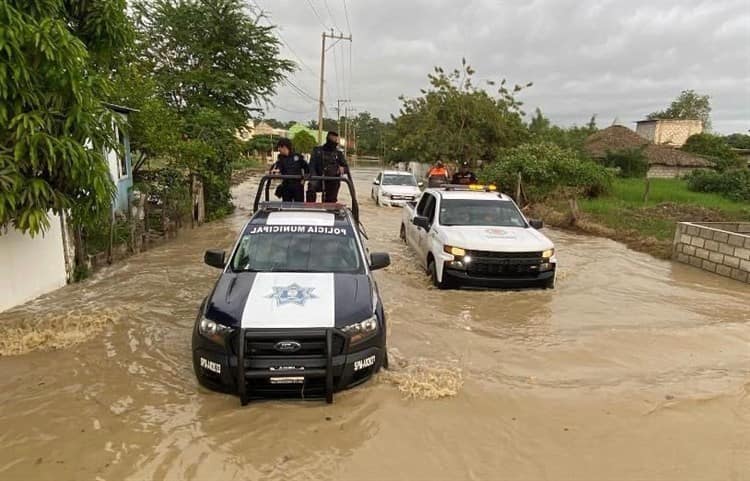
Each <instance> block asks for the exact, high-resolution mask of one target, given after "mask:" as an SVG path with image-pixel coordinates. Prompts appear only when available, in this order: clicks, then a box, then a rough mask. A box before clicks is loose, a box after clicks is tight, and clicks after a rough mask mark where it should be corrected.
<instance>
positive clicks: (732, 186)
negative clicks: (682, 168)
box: [686, 169, 750, 202]
mask: <svg viewBox="0 0 750 481" xmlns="http://www.w3.org/2000/svg"><path fill="white" fill-rule="evenodd" d="M686 179H687V182H688V189H690V190H692V191H694V192H714V193H718V194H721V195H723V196H724V197H727V198H729V199H732V200H735V201H739V202H742V201H750V170H748V169H730V170H725V171H723V172H715V171H712V170H694V171H693V172H691V173H690V174H688V175H687V176H686Z"/></svg>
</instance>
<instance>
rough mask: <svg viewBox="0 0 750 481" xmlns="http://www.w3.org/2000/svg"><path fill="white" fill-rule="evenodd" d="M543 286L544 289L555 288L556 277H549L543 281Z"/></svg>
mask: <svg viewBox="0 0 750 481" xmlns="http://www.w3.org/2000/svg"><path fill="white" fill-rule="evenodd" d="M542 287H543V288H544V289H554V288H555V278H554V277H552V278H551V279H547V280H545V281H543V282H542Z"/></svg>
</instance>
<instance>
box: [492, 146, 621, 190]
mask: <svg viewBox="0 0 750 481" xmlns="http://www.w3.org/2000/svg"><path fill="white" fill-rule="evenodd" d="M519 172H520V173H521V177H522V182H523V186H524V191H525V193H526V195H527V197H528V199H529V200H530V201H540V200H543V199H544V198H545V197H547V196H549V195H550V194H552V193H553V192H555V191H558V190H573V191H574V192H575V193H577V194H580V195H585V196H587V197H596V196H599V195H601V194H603V193H606V192H607V191H609V189H610V188H611V185H612V179H613V174H612V173H611V172H610V171H609V170H608V169H606V168H605V167H603V166H602V165H599V164H597V163H595V162H593V161H591V160H588V159H582V158H581V157H579V156H578V155H577V154H576V153H575V152H574V151H573V150H570V149H563V148H561V147H558V146H557V145H555V144H552V143H539V144H523V145H520V146H518V147H514V148H511V149H506V150H504V151H502V152H501V153H500V155H499V156H498V158H497V160H496V161H495V162H492V163H490V164H488V165H486V166H485V167H483V168H482V170H481V171H480V177H481V178H482V180H484V181H487V182H492V183H495V184H496V185H497V186H498V187H499V188H502V189H503V190H504V191H506V192H513V191H515V188H516V181H517V178H518V177H517V176H518V173H519Z"/></svg>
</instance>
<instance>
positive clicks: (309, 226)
mask: <svg viewBox="0 0 750 481" xmlns="http://www.w3.org/2000/svg"><path fill="white" fill-rule="evenodd" d="M288 178H294V179H300V177H299V176H282V175H267V176H265V177H263V179H262V180H261V184H260V187H259V189H258V193H257V194H256V198H255V204H254V210H255V213H254V215H253V216H252V217H251V218H250V220H249V221H248V222H247V223H246V224H245V226H244V227H243V228H242V232H241V233H240V236H239V239H238V240H237V242H236V244H235V246H234V248H233V249H232V251H231V252H229V254H226V253H225V252H223V251H220V250H209V251H206V253H205V256H204V260H205V262H206V264H208V265H210V266H213V267H216V268H217V269H220V270H221V274H220V275H219V278H218V280H217V281H216V284H215V286H214V288H213V290H212V291H211V293H210V294H209V295H208V297H206V298H205V300H204V301H203V304H202V305H201V306H200V309H199V310H198V316H197V319H196V322H195V327H194V329H193V342H192V350H193V368H194V370H195V375H196V377H197V378H198V381H199V382H200V384H202V385H203V386H206V387H208V388H211V389H215V390H220V391H224V392H234V393H238V394H239V397H240V401H241V403H242V405H245V404H247V403H248V401H249V400H251V399H257V398H263V397H267V396H272V397H279V396H292V397H301V398H320V397H324V398H325V399H326V401H327V402H329V403H330V402H332V401H333V393H334V391H337V390H341V389H346V388H349V387H352V386H355V385H357V384H360V383H362V382H364V381H366V380H367V379H369V378H370V377H372V375H373V374H374V373H375V372H377V371H378V370H379V369H380V368H381V367H388V366H387V364H388V356H387V351H386V323H385V314H384V310H383V304H382V302H381V298H380V295H379V294H378V287H377V284H376V283H375V279H374V278H373V276H372V271H374V270H376V269H381V268H383V267H386V266H388V265H389V264H390V258H389V256H388V254H385V253H369V251H368V249H367V247H366V244H365V240H366V239H365V236H364V234H363V233H362V230H361V228H360V224H359V209H358V205H357V202H356V195H355V193H354V186H353V184H352V182H351V179H346V178H344V179H341V178H335V179H334V178H329V177H309V178H307V179H305V180H306V181H322V182H325V181H326V180H328V181H331V180H334V181H338V180H343V181H344V182H345V183H346V184H347V185H348V187H349V191H350V194H351V198H352V199H353V200H352V208H351V209H349V208H347V207H345V206H344V205H341V204H315V203H313V204H302V203H279V202H268V191H269V188H268V187H269V184H270V181H272V180H274V179H288ZM263 191H265V193H266V196H265V199H266V201H265V202H260V197H261V193H262V192H263Z"/></svg>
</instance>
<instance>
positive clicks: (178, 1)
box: [135, 0, 293, 218]
mask: <svg viewBox="0 0 750 481" xmlns="http://www.w3.org/2000/svg"><path fill="white" fill-rule="evenodd" d="M135 11H136V18H137V23H136V25H137V27H138V29H139V32H140V41H139V47H140V56H141V58H142V59H144V61H145V62H146V63H147V66H148V71H149V72H150V75H151V76H152V78H153V80H154V82H155V83H156V85H157V86H158V91H159V93H160V95H161V97H162V98H163V99H164V100H165V102H166V105H167V106H168V107H169V109H171V110H172V111H173V112H175V113H176V114H177V115H178V116H179V117H180V119H181V120H182V122H183V123H182V127H181V130H182V132H181V135H182V138H183V139H184V142H186V143H190V142H192V145H187V146H185V147H184V148H183V147H179V146H178V148H177V150H178V153H177V155H176V159H177V162H178V163H180V164H181V165H184V166H185V167H188V168H189V169H190V170H191V171H192V172H196V173H198V174H200V175H201V176H202V177H203V179H204V189H205V195H206V208H207V215H208V216H209V217H211V218H215V217H218V216H221V215H223V214H224V213H226V212H227V211H228V209H229V200H230V196H229V178H230V174H231V164H232V162H233V161H234V160H236V159H237V158H238V156H239V155H240V151H241V146H240V145H239V144H238V142H237V141H236V140H235V137H234V134H235V132H236V131H237V129H239V128H240V127H242V126H244V125H245V124H246V123H247V121H248V120H249V119H250V117H251V115H250V114H251V111H252V110H253V107H252V106H253V105H261V104H263V103H264V102H266V101H268V99H270V98H271V97H272V96H273V94H274V93H275V89H276V87H277V85H278V83H279V82H280V81H281V80H282V79H283V78H284V76H285V75H286V74H287V73H288V72H290V71H291V70H292V69H293V64H292V63H291V62H290V61H287V60H283V59H281V58H280V57H279V41H278V39H277V38H276V37H274V35H273V30H274V27H266V26H262V25H260V24H259V23H258V22H257V21H256V20H257V18H253V16H252V14H251V13H249V12H248V11H247V10H246V8H245V4H244V3H243V2H242V1H240V0H156V1H145V0H141V1H139V2H138V3H136V5H135Z"/></svg>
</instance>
